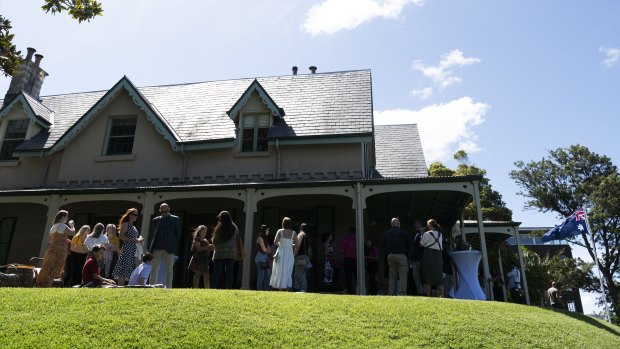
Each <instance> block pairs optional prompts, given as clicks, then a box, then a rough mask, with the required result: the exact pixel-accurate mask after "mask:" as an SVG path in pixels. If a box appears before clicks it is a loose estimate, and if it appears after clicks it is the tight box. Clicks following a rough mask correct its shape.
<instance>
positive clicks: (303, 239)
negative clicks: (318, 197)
mask: <svg viewBox="0 0 620 349" xmlns="http://www.w3.org/2000/svg"><path fill="white" fill-rule="evenodd" d="M306 230H308V228H307V224H306V223H302V224H301V227H300V228H299V234H297V241H299V243H298V244H296V245H295V250H294V252H295V268H294V270H293V289H295V290H297V291H300V292H306V291H308V277H307V274H306V271H307V270H308V264H309V263H310V256H311V253H312V248H311V247H310V246H309V242H308V234H307V233H306Z"/></svg>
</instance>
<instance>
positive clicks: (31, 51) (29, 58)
mask: <svg viewBox="0 0 620 349" xmlns="http://www.w3.org/2000/svg"><path fill="white" fill-rule="evenodd" d="M26 50H28V54H27V55H26V60H27V61H30V60H32V55H33V54H34V53H35V52H37V50H35V49H33V48H32V47H28V48H27V49H26Z"/></svg>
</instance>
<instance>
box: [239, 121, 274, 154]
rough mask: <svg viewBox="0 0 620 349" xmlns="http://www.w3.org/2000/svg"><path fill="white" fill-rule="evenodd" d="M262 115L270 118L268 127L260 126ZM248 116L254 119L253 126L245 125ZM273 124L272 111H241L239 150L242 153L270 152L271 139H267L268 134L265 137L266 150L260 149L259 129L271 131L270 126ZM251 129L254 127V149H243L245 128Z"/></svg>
mask: <svg viewBox="0 0 620 349" xmlns="http://www.w3.org/2000/svg"><path fill="white" fill-rule="evenodd" d="M261 117H265V118H267V119H268V120H269V122H268V125H267V126H266V127H260V119H261ZM248 118H252V119H253V126H252V127H244V126H245V121H246V119H248ZM272 125H273V117H272V116H271V114H270V113H268V112H248V113H241V115H240V118H239V146H238V148H237V151H238V152H239V153H241V154H256V153H268V152H269V140H268V139H267V136H266V135H265V137H264V139H265V149H264V150H258V148H259V147H258V141H259V130H260V129H266V130H267V132H269V128H270V127H271V126H272ZM249 129H253V130H254V132H253V135H252V149H251V150H243V145H244V142H245V140H246V139H245V138H244V131H245V130H249Z"/></svg>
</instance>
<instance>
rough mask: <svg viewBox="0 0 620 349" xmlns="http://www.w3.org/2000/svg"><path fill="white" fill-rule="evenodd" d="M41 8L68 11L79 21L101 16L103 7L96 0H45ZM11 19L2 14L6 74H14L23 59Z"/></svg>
mask: <svg viewBox="0 0 620 349" xmlns="http://www.w3.org/2000/svg"><path fill="white" fill-rule="evenodd" d="M41 8H42V9H43V10H44V11H45V12H48V13H49V12H51V13H52V14H56V13H62V12H67V13H69V15H70V16H71V17H72V18H73V19H76V20H77V21H78V22H79V23H82V22H83V21H87V22H88V21H90V20H91V19H93V18H95V16H101V15H102V13H103V9H102V8H101V4H100V3H98V2H97V1H95V0H44V5H43V6H41ZM12 28H13V26H12V25H11V21H10V20H8V19H7V18H5V17H4V16H2V15H1V14H0V70H2V74H4V75H5V76H12V75H13V74H14V73H15V69H17V67H18V66H19V61H20V60H21V59H22V57H21V51H18V50H17V49H16V47H15V45H14V44H13V38H14V36H15V34H12V33H11V29H12Z"/></svg>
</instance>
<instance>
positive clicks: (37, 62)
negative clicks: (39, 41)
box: [34, 53, 43, 67]
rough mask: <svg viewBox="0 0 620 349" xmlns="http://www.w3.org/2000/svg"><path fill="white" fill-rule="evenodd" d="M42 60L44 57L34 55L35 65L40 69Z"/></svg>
mask: <svg viewBox="0 0 620 349" xmlns="http://www.w3.org/2000/svg"><path fill="white" fill-rule="evenodd" d="M42 59H43V55H40V54H38V53H37V54H36V55H34V65H36V66H37V67H38V66H39V64H40V63H41V60H42Z"/></svg>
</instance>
